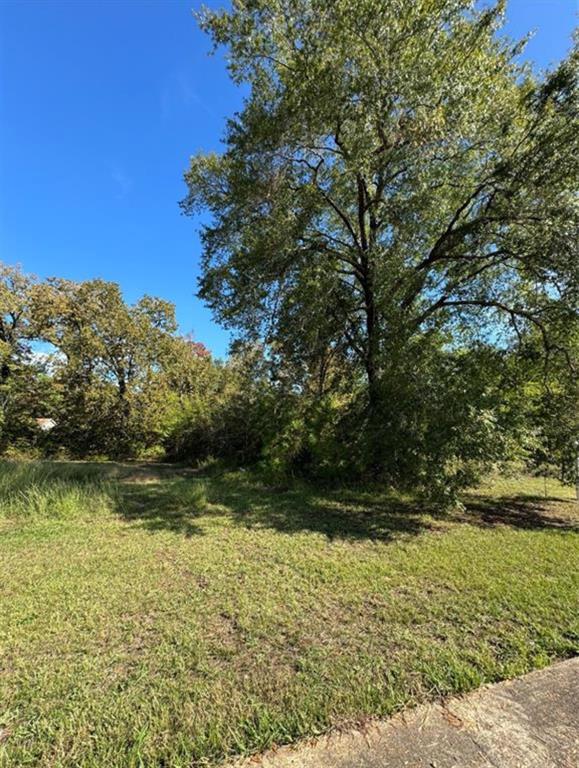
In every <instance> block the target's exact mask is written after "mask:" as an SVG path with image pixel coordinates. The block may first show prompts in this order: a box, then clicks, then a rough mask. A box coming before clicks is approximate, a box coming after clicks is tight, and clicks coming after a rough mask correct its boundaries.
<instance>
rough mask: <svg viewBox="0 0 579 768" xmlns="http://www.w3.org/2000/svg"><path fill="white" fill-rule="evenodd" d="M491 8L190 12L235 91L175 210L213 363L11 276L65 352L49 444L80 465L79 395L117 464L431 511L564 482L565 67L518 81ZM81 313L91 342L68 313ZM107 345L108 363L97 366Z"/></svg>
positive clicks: (156, 316) (569, 102) (572, 205)
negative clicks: (324, 481) (397, 499)
mask: <svg viewBox="0 0 579 768" xmlns="http://www.w3.org/2000/svg"><path fill="white" fill-rule="evenodd" d="M505 9H506V4H505V3H504V2H502V1H499V2H496V3H494V4H492V5H490V6H488V7H485V8H480V7H479V6H478V4H477V3H475V2H473V1H472V0H420V1H418V2H413V3H407V2H402V0H398V1H396V0H394V2H393V1H392V0H388V2H386V0H357V1H356V2H354V1H353V0H335V1H334V2H332V3H329V2H327V1H326V0H273V1H268V2H265V0H245V1H244V2H241V1H240V2H234V3H233V5H232V8H231V10H228V11H212V10H206V11H204V12H203V13H202V14H201V15H200V16H199V23H200V25H201V27H202V29H203V30H204V31H206V32H207V33H208V34H209V36H210V37H211V39H212V41H213V43H214V45H215V46H216V47H218V46H223V47H225V48H226V49H227V53H228V67H229V71H230V75H231V77H232V79H233V80H234V81H235V82H236V83H238V84H242V83H243V84H245V86H246V87H247V89H248V96H247V97H246V99H245V102H244V105H243V107H242V109H241V110H240V111H239V112H238V113H236V114H235V115H233V116H232V117H231V119H230V120H229V121H228V124H227V128H226V131H225V135H224V137H223V143H224V150H223V152H221V153H220V154H216V153H211V154H198V155H196V156H194V157H193V158H192V159H191V162H190V166H189V168H188V169H187V171H186V174H185V181H186V184H187V190H188V191H187V195H186V197H185V199H184V200H183V201H182V203H181V206H182V209H183V211H184V212H185V213H186V214H187V215H194V214H196V213H198V212H200V211H203V212H205V213H209V214H210V221H209V223H208V224H207V225H205V226H204V227H203V228H202V232H201V240H202V245H203V257H202V273H201V278H200V281H199V296H200V298H202V299H203V300H204V301H205V303H206V304H207V305H208V306H209V307H210V308H211V309H212V311H213V314H214V317H215V318H216V320H217V321H218V322H219V323H221V324H222V325H223V326H224V327H225V328H228V329H230V330H232V331H233V332H234V334H235V335H236V338H237V341H236V347H235V351H234V353H233V354H232V355H231V358H230V359H229V360H228V361H226V362H225V363H218V362H215V361H213V360H212V359H211V358H210V356H207V355H204V354H197V353H198V352H199V351H200V350H199V349H198V350H197V353H193V352H192V347H191V345H190V343H188V342H187V341H185V340H183V339H179V338H178V337H177V335H176V326H175V323H174V310H172V309H171V307H170V305H169V304H168V303H167V302H164V301H162V300H161V299H152V298H150V297H145V298H144V299H142V300H141V301H140V302H137V304H135V305H134V306H132V307H128V306H127V305H126V304H125V303H124V302H123V301H122V297H121V296H120V293H119V291H118V288H116V289H115V288H112V287H111V286H110V284H106V283H104V282H103V281H89V282H87V283H82V284H75V285H74V286H73V285H72V284H71V283H67V282H66V281H58V280H53V281H52V282H51V283H49V284H48V283H47V284H44V285H41V284H37V283H34V284H33V283H30V281H28V283H27V285H28V284H29V285H28V287H23V288H22V290H24V291H25V292H26V291H30V292H31V293H32V294H34V295H35V298H33V300H31V301H32V303H31V304H30V307H31V310H30V311H31V312H32V313H33V314H34V313H35V317H32V315H31V316H30V318H29V320H28V321H27V322H29V324H30V325H29V327H30V328H33V327H34V326H35V324H36V325H37V327H38V328H40V327H42V328H45V329H46V328H49V330H43V331H42V333H45V334H46V340H49V341H51V343H54V344H55V346H56V347H57V348H58V349H60V351H61V353H62V354H64V356H65V358H66V365H64V366H62V365H61V367H60V368H58V370H57V373H55V374H54V375H52V377H50V376H49V377H48V378H50V379H51V381H52V382H58V385H59V387H60V390H59V392H60V394H58V395H56V394H54V392H53V394H52V396H53V397H54V398H55V401H54V402H55V403H56V402H58V403H59V405H58V407H59V408H62V409H64V410H63V411H62V413H63V414H64V413H66V414H67V415H66V419H65V420H66V422H67V423H68V424H72V423H73V422H75V419H76V420H77V422H78V423H76V422H75V423H76V426H75V429H76V433H75V434H76V435H77V437H76V438H75V439H74V440H73V438H72V437H71V436H70V435H69V436H68V437H66V439H65V438H64V437H62V438H61V439H62V440H63V441H64V442H63V445H66V447H67V449H69V450H70V449H74V450H75V451H81V452H82V451H83V450H84V451H86V450H87V449H88V447H89V446H88V444H85V443H86V440H88V438H87V435H88V433H89V432H90V430H88V431H87V427H86V424H87V423H88V422H87V419H88V416H87V414H86V413H85V414H84V416H82V418H81V415H80V414H81V412H82V409H83V408H87V407H88V406H87V404H86V402H85V403H84V405H82V406H81V405H79V403H78V402H77V403H76V405H73V401H75V398H76V400H79V398H80V395H79V393H80V392H82V393H83V397H84V396H85V395H86V397H85V400H86V398H88V397H89V394H90V396H91V397H93V396H94V402H93V405H92V406H91V407H93V411H91V413H93V416H92V417H91V418H93V419H94V418H96V417H95V416H94V413H96V412H97V411H99V412H100V411H101V410H102V412H103V413H107V414H108V416H107V418H108V419H109V423H110V424H113V423H114V424H115V425H116V427H115V429H116V431H117V433H118V434H117V439H116V445H112V444H111V445H108V443H107V440H105V439H104V437H103V441H104V442H103V446H108V447H106V449H104V448H103V453H107V454H111V455H113V454H115V453H116V454H118V455H120V454H121V453H126V454H127V455H129V454H131V455H132V454H136V453H139V451H140V452H142V451H152V450H155V449H157V450H158V451H163V452H164V453H165V454H166V455H167V456H170V457H179V458H180V459H191V460H193V459H195V460H197V459H200V458H202V457H207V456H209V455H212V456H215V457H220V456H223V457H225V456H227V457H228V458H234V459H235V460H238V461H244V462H245V461H249V462H257V463H260V464H262V465H263V466H266V467H267V468H268V471H270V472H272V473H273V474H275V475H279V476H283V475H294V474H300V475H302V474H303V475H306V476H309V477H312V478H332V477H333V478H339V477H345V476H348V477H350V478H353V479H356V478H367V479H372V480H380V481H384V482H388V483H390V484H392V485H396V486H400V487H416V488H424V489H425V490H426V491H427V492H428V493H432V494H434V495H438V496H442V497H446V496H448V497H451V496H452V495H453V494H454V493H455V492H456V490H457V489H458V488H460V487H464V486H465V485H469V484H471V483H473V482H475V481H476V478H477V477H478V476H480V474H481V472H483V471H487V470H488V469H489V467H492V466H496V465H498V464H500V463H501V462H505V461H512V460H518V461H525V462H527V463H530V464H533V465H534V466H538V465H540V464H552V465H557V466H558V468H559V472H560V473H561V476H562V477H564V478H566V479H569V478H571V476H572V475H573V471H574V470H573V461H572V457H573V452H574V445H575V441H576V440H577V439H579V424H578V416H577V414H578V411H579V408H578V402H579V401H578V396H577V375H576V370H577V357H578V354H577V353H578V349H579V330H578V327H579V321H578V315H579V312H578V307H579V254H578V243H579V226H578V225H579V205H578V197H577V191H578V189H579V183H578V182H579V160H578V158H579V130H578V120H577V116H578V109H577V105H578V100H577V93H578V75H577V72H578V66H577V65H578V63H579V53H578V48H577V44H576V45H575V47H574V48H573V50H572V51H571V52H570V54H569V55H568V56H567V58H566V59H564V60H563V61H562V62H561V63H560V64H559V65H558V66H557V67H556V68H554V69H553V70H551V71H549V72H546V73H544V74H542V75H537V74H536V73H535V72H534V71H533V69H532V67H530V66H528V65H525V64H522V63H521V62H520V58H519V55H520V53H521V50H522V47H523V46H524V41H512V40H510V39H509V38H507V37H506V36H505V35H503V34H502V32H501V27H502V24H503V23H504V17H505ZM10 275H11V277H10ZM15 275H16V273H14V272H13V273H10V272H9V271H8V272H7V271H6V270H5V271H4V273H3V285H4V287H3V292H4V294H5V296H6V297H10V296H11V295H13V294H14V292H15V291H16V293H17V292H18V291H17V290H16V289H15V287H14V286H15V285H16V283H18V282H19V281H20V283H22V285H24V283H26V281H27V278H25V276H23V275H19V276H18V277H16V276H15ZM11 280H12V287H10V285H9V284H10V281H11ZM22 281H24V282H22ZM83 293H85V294H86V297H85V299H86V301H85V299H81V298H79V297H80V296H81V295H83ZM4 294H3V303H4V307H3V314H4V321H3V325H2V328H1V329H0V330H1V331H2V332H1V333H0V341H1V343H3V344H4V345H8V346H7V347H5V349H6V352H5V356H7V357H6V359H7V360H10V362H9V363H8V364H9V365H12V366H13V367H14V365H15V361H17V360H18V361H19V362H18V363H17V365H25V366H26V365H28V366H30V365H32V363H31V362H30V360H28V362H26V363H24V362H23V361H24V359H25V357H26V353H25V347H26V344H27V341H26V334H25V335H24V336H23V337H22V338H21V339H20V340H19V341H18V342H17V343H16V346H14V345H12V346H10V344H11V342H10V340H9V339H7V333H6V330H5V327H4V326H5V325H6V318H7V316H8V315H9V312H8V311H7V310H6V309H5V307H7V306H9V298H5V297H4ZM97 294H98V296H97ZM39 297H41V298H39ZM83 301H85V305H84V307H83V311H84V312H85V315H84V316H83V318H82V320H79V317H80V314H79V313H80V307H81V304H82V303H83ZM91 301H92V302H96V304H94V306H95V307H96V306H98V305H99V302H100V303H101V304H102V305H103V306H106V307H108V308H109V309H107V311H108V312H109V314H110V316H111V317H110V318H109V322H108V325H107V323H106V322H105V321H104V320H103V319H102V318H95V317H93V318H92V319H91V318H89V316H88V314H90V306H91ZM6 302H8V303H6ZM35 302H36V303H35ZM75 302H76V304H75ZM103 302H104V304H103ZM24 303H26V301H25V302H24ZM43 303H44V305H43ZM73 306H75V307H76V309H75V310H74V311H73V309H72V307H73ZM93 309H94V307H93ZM43 312H44V315H43V314H42V313H43ZM75 312H76V313H77V315H78V316H75ZM87 313H88V314H87ZM73 316H74V320H73ZM111 318H115V323H116V326H115V323H113V320H112V319H111ZM43 323H44V325H43ZM75 323H76V325H75ZM79 323H80V324H79ZM82 323H86V327H90V329H91V330H90V331H87V330H86V328H85V326H83V325H82ZM113 326H115V327H114V329H113ZM91 334H92V335H91ZM111 334H112V336H111ZM115 334H117V335H115ZM123 334H125V337H124V338H123V343H121V342H115V344H116V346H115V344H112V346H111V338H113V339H117V338H118V337H123ZM55 339H56V342H55ZM169 339H171V341H169ZM99 344H100V345H101V347H103V346H104V347H106V348H107V349H106V352H103V349H101V348H99ZM123 344H124V347H127V345H128V346H130V345H131V344H132V347H131V351H130V353H129V352H128V351H127V349H126V348H124V347H123ZM188 344H189V346H188ZM19 345H20V346H19ZM59 345H60V346H59ZM117 347H118V353H119V355H121V356H122V355H127V354H128V355H129V357H130V360H129V359H128V358H126V357H125V358H123V362H122V363H121V364H119V363H118V361H115V362H112V361H111V360H108V358H107V355H109V356H110V355H111V354H112V352H111V350H112V349H113V348H115V349H116V348H117ZM177 350H179V351H177ZM91 354H92V355H93V358H92V361H91V359H89V358H90V355H91ZM11 356H12V357H11ZM179 376H181V377H182V378H183V380H187V381H188V382H189V383H188V385H187V386H188V389H186V391H181V390H180V388H179V384H178V383H177V380H178V378H179ZM197 376H198V377H201V378H200V381H201V379H202V380H203V381H204V384H203V385H201V386H198V382H197V383H194V381H193V380H194V379H195V377H197ZM131 377H132V378H131ZM203 377H205V378H204V379H203ZM8 378H10V377H8ZM8 378H6V377H5V376H4V374H3V375H2V384H1V386H2V387H3V388H5V387H7V386H8V384H7V381H8ZM12 379H14V377H12ZM95 382H98V387H97V385H96V384H95ZM208 382H211V383H210V384H209V383H208ZM105 383H106V386H105ZM94 387H96V389H95V390H94V391H93V388H94ZM99 387H100V389H99ZM111 388H112V389H111ZM48 389H50V387H48ZM97 390H98V394H97ZM101 390H102V391H101ZM105 390H107V392H108V394H106V395H105ZM109 390H110V391H109ZM113 390H114V396H113V394H112V392H113ZM65 393H66V394H65ZM161 393H162V394H161ZM10 398H12V401H11V400H10ZM59 398H60V399H59ZM99 398H104V400H103V402H104V401H105V400H106V402H107V403H108V405H107V407H106V408H104V409H103V406H102V403H101V402H100V401H99ZM107 398H108V400H107ZM80 399H82V398H80ZM131 399H134V403H132V400H131ZM16 400H17V398H16V399H15V395H14V394H11V395H6V394H4V395H3V402H4V406H3V408H4V417H3V418H4V424H5V425H4V427H3V432H2V440H3V445H4V447H8V446H9V444H10V443H14V441H15V440H17V439H21V438H22V435H18V429H17V428H16V427H7V426H6V424H8V423H9V421H10V418H13V417H10V418H8V417H7V416H6V413H12V411H13V410H14V409H16V411H18V410H19V408H20V410H21V411H22V408H21V407H20V406H16V405H15V403H16ZM65 401H66V403H67V404H66V406H65V405H64V403H65ZM10 402H11V403H12V404H11V405H10V404H9V403H10ZM97 402H98V403H99V404H98V406H97V405H96V403H97ZM137 402H138V403H139V404H138V405H136V403H137ZM145 402H146V406H145ZM170 402H171V403H172V406H171V407H172V408H173V410H172V412H171V416H169V415H168V412H169V411H171V408H170V407H169V403H170ZM113 404H114V407H113ZM22 407H24V406H22ZM11 408H12V411H11V410H10V409H11ZM75 409H76V410H75ZM22 412H23V411H22ZM137 413H138V414H139V418H140V419H141V421H143V420H144V419H145V414H146V419H148V420H149V421H147V426H145V425H144V423H141V424H139V425H138V426H137V421H139V419H136V416H135V414H137ZM7 418H8V421H7ZM82 419H85V422H83V423H85V427H83V428H81V427H80V422H81V421H82ZM111 419H112V421H111ZM135 419H136V420H135ZM83 429H84V431H83ZM11 430H12V431H11ZM131 430H133V431H131ZM93 431H94V430H93ZM105 432H107V430H106V428H105ZM108 432H109V437H108V440H109V442H112V443H114V442H115V440H112V438H111V437H110V430H108ZM80 435H84V437H82V438H81V437H79V436H80ZM120 435H123V438H122V439H120ZM75 440H76V442H75ZM91 440H93V443H94V445H93V446H92V448H91V450H95V451H96V450H97V443H98V440H97V441H96V442H95V440H94V439H93V438H91ZM83 441H85V442H84V443H83ZM89 442H90V441H89ZM101 447H102V446H101ZM99 450H100V448H99Z"/></svg>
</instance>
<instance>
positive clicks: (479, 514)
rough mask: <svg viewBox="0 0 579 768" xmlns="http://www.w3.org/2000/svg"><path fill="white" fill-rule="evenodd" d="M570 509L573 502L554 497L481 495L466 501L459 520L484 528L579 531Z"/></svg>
mask: <svg viewBox="0 0 579 768" xmlns="http://www.w3.org/2000/svg"><path fill="white" fill-rule="evenodd" d="M572 509H573V502H563V501H562V500H561V499H557V498H545V497H543V496H508V497H501V498H496V497H494V498H493V497H492V496H481V497H479V498H476V499H473V498H470V499H469V500H468V501H467V504H466V510H465V513H464V515H463V516H462V519H464V520H465V522H469V523H472V524H476V525H479V526H481V527H485V528H488V527H494V526H497V525H507V526H510V527H511V528H522V529H525V530H546V529H551V530H557V531H579V520H578V519H577V518H575V519H574V518H573V516H572ZM561 511H563V515H561ZM565 512H566V513H567V514H565Z"/></svg>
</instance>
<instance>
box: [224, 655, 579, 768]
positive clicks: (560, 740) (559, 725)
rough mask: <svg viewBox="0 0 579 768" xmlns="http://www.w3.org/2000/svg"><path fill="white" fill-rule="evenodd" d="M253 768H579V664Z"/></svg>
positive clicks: (254, 763)
mask: <svg viewBox="0 0 579 768" xmlns="http://www.w3.org/2000/svg"><path fill="white" fill-rule="evenodd" d="M238 765H243V766H247V768H249V766H251V767H252V768H577V766H579V657H578V658H575V659H571V660H570V661H564V662H561V663H559V664H555V665H554V666H552V667H549V668H547V669H544V670H540V671H538V672H531V674H529V675H525V676H524V677H521V678H518V679H516V680H512V681H508V682H505V683H499V684H498V685H492V686H486V687H484V688H480V689H479V690H477V691H474V692H473V693H471V694H468V695H466V696H462V697H453V698H451V699H448V700H446V701H445V702H443V703H438V704H430V705H426V706H421V707H418V708H417V709H414V710H411V711H410V712H407V713H406V714H401V715H397V716H396V717H393V718H390V719H389V720H385V721H379V722H374V723H372V724H371V725H370V726H368V727H367V728H366V729H364V730H356V731H348V732H344V733H333V734H330V735H329V736H326V737H323V738H321V739H318V740H316V741H312V742H308V743H307V744H301V745H298V746H297V747H295V748H292V747H284V748H282V749H280V750H278V751H277V752H271V753H268V754H266V755H263V756H262V757H260V758H253V760H251V761H245V762H243V763H241V764H238Z"/></svg>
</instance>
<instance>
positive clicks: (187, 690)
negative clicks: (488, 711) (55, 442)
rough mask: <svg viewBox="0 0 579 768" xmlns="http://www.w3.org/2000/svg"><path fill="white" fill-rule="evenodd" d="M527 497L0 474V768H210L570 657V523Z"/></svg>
mask: <svg viewBox="0 0 579 768" xmlns="http://www.w3.org/2000/svg"><path fill="white" fill-rule="evenodd" d="M543 496H544V484H543V481H542V479H538V480H535V479H532V478H531V479H525V478H523V479H517V478H511V479H508V480H500V479H496V480H494V481H493V483H491V484H490V485H489V486H488V487H487V488H486V489H485V488H483V489H480V490H479V491H478V492H477V493H476V494H473V495H472V496H470V497H468V498H467V499H466V510H464V511H462V512H460V513H459V512H456V513H454V514H452V515H449V514H447V515H444V514H442V513H438V512H437V511H436V510H434V509H431V510H428V509H425V508H424V507H423V506H420V505H419V504H417V503H413V502H412V501H411V500H408V499H406V500H405V499H400V498H395V497H391V496H390V497H389V496H386V495H383V494H380V493H378V492H361V491H355V490H349V491H340V492H338V491H335V492H330V491H325V492H322V491H316V490H313V489H308V488H294V489H290V490H287V491H279V490H278V491H275V490H271V489H267V488H265V487H263V486H261V485H260V483H259V481H258V480H257V479H255V478H254V477H253V476H251V475H250V474H249V473H232V474H224V475H221V476H213V477H200V476H197V475H195V474H194V473H187V472H186V471H183V472H182V473H179V472H176V471H175V470H172V469H166V468H162V467H159V468H157V469H154V468H147V467H143V466H132V467H131V466H128V465H126V466H121V465H112V464H111V465H95V466H91V465H86V464H72V463H69V464H18V463H4V464H0V585H1V587H0V590H1V593H0V594H1V598H0V600H1V602H0V653H1V655H0V704H1V706H0V765H2V766H11V767H12V766H14V767H15V766H18V767H19V768H20V767H21V766H51V767H53V766H70V767H72V766H74V767H75V768H77V767H88V766H91V767H96V766H98V767H99V768H101V766H107V768H131V767H132V766H135V768H136V767H137V766H146V767H147V768H150V767H152V766H159V767H160V766H164V767H165V768H168V767H169V766H170V767H171V768H185V766H187V767H189V766H192V765H194V766H203V765H212V764H215V763H218V762H220V761H222V760H224V759H226V758H228V757H231V756H235V755H239V754H246V753H251V752H255V751H258V750H261V749H263V748H266V747H268V746H270V745H272V744H274V743H282V742H289V741H292V740H294V739H296V738H298V737H300V736H306V735H312V734H315V733H318V732H320V731H322V730H324V729H327V728H330V727H332V726H335V725H341V724H343V723H345V722H348V721H350V720H359V719H360V718H364V717H366V716H373V715H386V714H389V713H391V712H394V711H396V710H398V709H400V708H402V707H405V706H409V705H412V704H414V703H416V702H419V701H422V700H425V699H428V698H433V697H437V696H440V695H444V694H448V693H450V692H457V691H465V690H468V689H471V688H473V687H476V686H478V685H480V684H481V683H483V682H487V681H495V680H499V679H502V678H505V677H510V676H513V675H518V674H522V673H524V672H526V671H528V670H530V669H532V668H535V667H541V666H544V665H546V664H549V663H550V662H552V661H553V660H555V659H558V658H564V657H568V656H570V655H572V654H574V653H576V652H577V649H578V636H579V621H578V617H579V600H578V595H579V578H578V560H579V537H578V535H577V528H576V527H575V526H576V522H577V519H578V518H579V516H578V515H577V506H576V505H575V503H573V502H572V501H569V498H570V492H569V491H568V490H567V489H563V488H562V487H561V486H559V485H558V484H557V483H556V482H555V481H554V480H551V479H550V480H549V481H548V488H547V496H548V498H547V499H544V498H543Z"/></svg>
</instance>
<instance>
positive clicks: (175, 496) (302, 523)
mask: <svg viewBox="0 0 579 768" xmlns="http://www.w3.org/2000/svg"><path fill="white" fill-rule="evenodd" d="M553 501H559V502H560V500H549V499H547V500H546V499H543V498H536V497H509V498H502V499H497V498H496V497H495V498H492V497H482V496H481V497H469V498H467V500H466V504H465V509H464V510H463V511H461V512H447V511H444V510H442V509H440V508H437V507H436V506H434V505H429V504H426V503H425V502H424V501H418V500H406V499H402V498H400V497H397V496H395V495H393V494H391V495H388V494H387V493H386V492H365V491H362V490H355V489H348V490H344V489H342V490H323V491H322V490H320V489H317V488H314V487H312V486H300V487H296V488H290V489H286V490H282V491H279V490H278V491H276V490H275V489H272V488H268V487H265V486H263V485H262V484H260V483H259V482H257V481H253V480H252V479H246V478H242V479H240V477H239V475H232V476H231V477H224V478H216V477H206V478H203V477H197V478H194V477H181V478H179V479H173V480H165V479H159V480H158V481H157V482H147V483H145V484H143V483H138V482H129V483H126V484H123V490H122V504H121V512H122V515H123V517H124V518H125V519H127V520H130V521H132V522H139V523H140V524H141V525H142V526H143V527H145V528H146V529H147V530H150V531H153V532H154V531H163V530H168V531H172V532H174V533H180V534H183V535H185V536H194V535H202V534H203V526H202V525H200V519H201V518H208V517H212V516H213V517H215V516H219V517H224V518H226V519H227V520H228V522H231V523H232V524H234V525H236V526H241V527H243V528H245V529H248V530H252V529H254V530H259V529H271V530H275V531H278V532H280V533H285V534H299V533H304V532H306V533H314V534H321V535H323V536H325V537H326V538H327V539H328V540H329V541H335V540H346V541H360V540H365V541H376V542H388V541H391V540H393V539H399V538H407V537H411V536H416V535H418V534H420V533H423V532H426V531H432V530H441V524H444V523H445V522H446V523H455V524H456V523H468V524H470V525H477V526H480V527H483V528H488V527H493V526H499V525H503V526H509V527H512V528H520V529H526V530H544V529H552V530H557V531H568V530H578V525H577V521H576V520H573V519H572V517H571V516H569V517H564V516H561V515H559V514H556V512H555V511H554V510H555V509H556V508H555V507H553V506H552V502H553ZM562 506H563V507H566V506H567V505H565V504H563V505H562Z"/></svg>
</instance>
